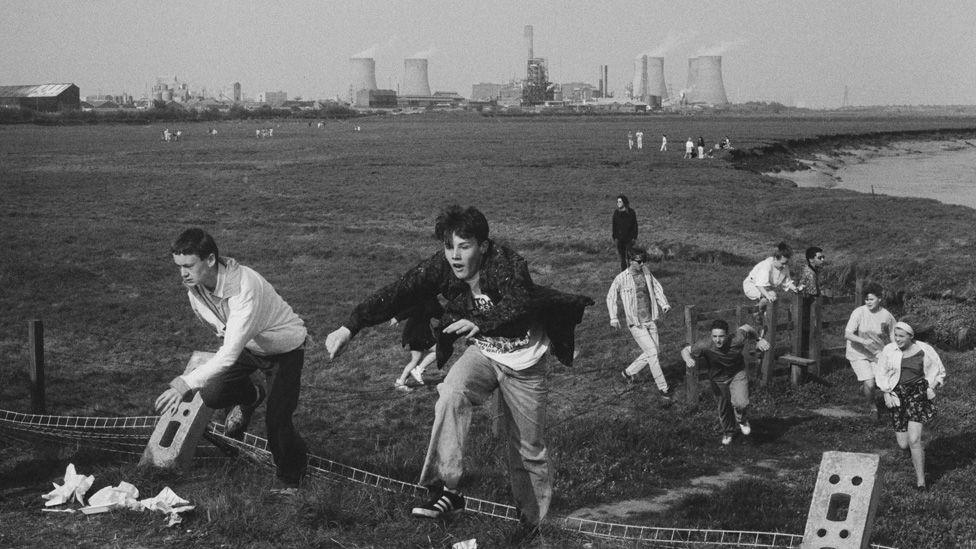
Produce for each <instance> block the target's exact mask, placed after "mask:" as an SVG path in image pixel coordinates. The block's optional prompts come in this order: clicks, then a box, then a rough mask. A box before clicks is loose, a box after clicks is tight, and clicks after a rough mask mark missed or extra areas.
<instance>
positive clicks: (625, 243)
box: [616, 238, 634, 272]
mask: <svg viewBox="0 0 976 549" xmlns="http://www.w3.org/2000/svg"><path fill="white" fill-rule="evenodd" d="M616 243H617V255H618V256H620V271H621V272H623V271H625V270H627V267H628V266H629V265H630V262H629V261H627V251H628V250H630V247H631V246H633V244H634V242H633V241H632V240H621V239H619V238H618V239H617V240H616Z"/></svg>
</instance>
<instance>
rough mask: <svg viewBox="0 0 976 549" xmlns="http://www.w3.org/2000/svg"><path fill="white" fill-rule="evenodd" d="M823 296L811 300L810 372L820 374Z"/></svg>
mask: <svg viewBox="0 0 976 549" xmlns="http://www.w3.org/2000/svg"><path fill="white" fill-rule="evenodd" d="M822 304H823V298H822V297H821V296H819V295H818V296H817V297H815V298H813V300H812V301H811V302H810V356H808V357H807V358H809V359H810V360H812V361H813V364H811V365H810V367H809V370H810V373H811V374H813V375H815V376H819V375H820V351H821V349H822V348H823V332H822V328H823V326H822V323H823V308H822V307H821V305H822Z"/></svg>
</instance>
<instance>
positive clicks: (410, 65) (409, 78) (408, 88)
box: [402, 57, 430, 96]
mask: <svg viewBox="0 0 976 549" xmlns="http://www.w3.org/2000/svg"><path fill="white" fill-rule="evenodd" d="M402 94H403V95H422V96H430V81H429V80H428V78H427V60H426V59H424V58H420V57H413V58H410V57H408V58H407V59H404V60H403V90H402Z"/></svg>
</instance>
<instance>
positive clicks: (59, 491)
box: [41, 463, 95, 507]
mask: <svg viewBox="0 0 976 549" xmlns="http://www.w3.org/2000/svg"><path fill="white" fill-rule="evenodd" d="M93 482H95V477H94V476H93V475H89V476H87V477H86V476H84V475H79V474H78V473H76V472H75V464H74V463H69V464H68V467H67V468H66V469H65V470H64V484H62V485H61V486H58V485H57V483H53V484H54V490H51V491H50V492H48V493H47V494H44V495H43V496H41V497H42V498H44V499H46V500H47V501H46V502H45V503H44V506H45V507H52V506H54V505H61V504H62V503H66V502H68V501H70V500H71V496H74V497H75V499H77V500H78V503H80V504H82V505H84V504H85V500H84V497H85V493H86V492H88V489H89V488H91V485H92V483H93Z"/></svg>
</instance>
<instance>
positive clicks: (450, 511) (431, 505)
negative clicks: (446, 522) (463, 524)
mask: <svg viewBox="0 0 976 549" xmlns="http://www.w3.org/2000/svg"><path fill="white" fill-rule="evenodd" d="M463 510H464V496H463V495H461V494H460V493H459V492H452V491H450V490H448V489H446V488H444V489H442V490H440V491H437V492H433V493H432V494H431V498H430V500H429V501H428V502H427V503H424V504H423V505H420V506H417V507H414V508H413V511H411V512H410V514H411V515H413V516H415V517H417V518H430V519H438V518H446V517H450V516H453V515H456V514H458V513H460V512H461V511H463Z"/></svg>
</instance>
